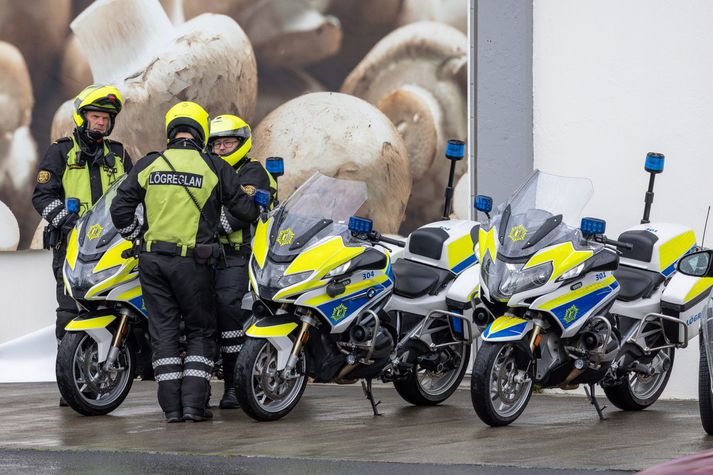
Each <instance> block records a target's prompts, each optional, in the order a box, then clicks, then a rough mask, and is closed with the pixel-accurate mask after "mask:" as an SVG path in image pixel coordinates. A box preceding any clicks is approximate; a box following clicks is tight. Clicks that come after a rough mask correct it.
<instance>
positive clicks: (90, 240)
mask: <svg viewBox="0 0 713 475" xmlns="http://www.w3.org/2000/svg"><path fill="white" fill-rule="evenodd" d="M124 178H125V177H121V178H120V179H119V180H118V181H117V182H116V183H115V184H114V185H113V186H112V187H111V188H109V189H108V190H107V192H106V194H105V195H104V196H103V197H102V198H101V199H100V200H99V201H97V203H96V204H95V205H94V207H92V208H91V209H90V210H89V211H88V212H87V213H86V214H85V215H84V216H83V217H82V218H80V219H79V220H78V221H77V223H76V225H75V227H74V229H73V230H72V232H71V234H70V235H69V240H68V242H67V257H66V260H65V263H64V267H63V275H64V284H65V288H66V289H67V292H68V293H69V294H70V296H71V297H72V298H74V300H75V301H76V302H77V304H79V306H80V307H81V311H80V313H79V316H78V317H77V318H75V319H74V320H72V321H71V322H69V324H68V325H67V326H66V327H65V330H66V332H67V333H66V334H65V336H64V338H63V339H62V341H61V343H60V345H59V348H58V350H57V363H56V376H57V385H58V387H59V391H60V393H61V394H62V397H63V398H64V399H65V401H67V404H69V406H70V407H72V409H74V410H75V411H77V412H79V413H80V414H84V415H87V416H96V415H104V414H108V413H110V412H111V411H113V410H114V409H116V408H117V407H119V406H120V405H121V403H122V402H123V401H124V399H125V398H126V396H127V394H128V393H129V391H130V390H131V385H132V383H133V380H134V376H135V374H136V369H137V363H138V359H139V358H142V360H143V361H149V363H148V364H149V365H150V351H149V349H148V348H149V347H148V342H146V341H141V338H143V336H144V335H148V320H147V317H148V314H147V311H146V307H145V306H144V300H143V296H142V292H141V286H140V284H139V274H138V260H137V259H136V254H135V253H134V252H132V243H131V242H129V241H126V240H124V239H123V238H122V237H121V235H120V234H119V233H118V231H117V229H116V228H115V227H114V225H113V223H112V221H111V215H110V213H109V208H110V206H111V202H112V200H113V199H114V197H115V196H116V192H117V188H118V186H119V184H120V183H121V182H122V181H123V180H124ZM68 210H69V211H70V212H71V209H70V208H68ZM136 216H137V218H138V219H139V221H140V222H143V210H142V206H139V208H138V209H137V211H136ZM135 330H138V331H135ZM142 349H143V350H142Z"/></svg>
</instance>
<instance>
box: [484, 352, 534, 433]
mask: <svg viewBox="0 0 713 475" xmlns="http://www.w3.org/2000/svg"><path fill="white" fill-rule="evenodd" d="M534 370H535V365H534V363H533V362H532V359H531V357H530V352H529V349H527V348H526V347H525V346H524V344H523V343H522V342H507V343H492V342H484V343H483V345H482V346H481V347H480V349H479V350H478V353H476V355H475V364H474V365H473V375H472V377H471V380H470V398H471V401H472V402H473V408H474V409H475V412H476V414H478V417H480V419H481V420H482V421H483V422H485V423H486V424H488V425H490V426H494V427H497V426H505V425H508V424H510V423H511V422H513V421H514V420H515V419H517V418H518V417H520V414H522V412H523V411H524V410H525V407H527V403H528V402H529V401H530V396H532V387H533V376H534Z"/></svg>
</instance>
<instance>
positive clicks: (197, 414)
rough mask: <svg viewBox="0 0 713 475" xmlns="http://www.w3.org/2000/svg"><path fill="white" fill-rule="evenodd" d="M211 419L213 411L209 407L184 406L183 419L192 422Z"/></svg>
mask: <svg viewBox="0 0 713 475" xmlns="http://www.w3.org/2000/svg"><path fill="white" fill-rule="evenodd" d="M211 419H213V412H212V411H211V410H210V409H205V408H199V407H184V408H183V420H184V421H193V422H203V421H209V420H211Z"/></svg>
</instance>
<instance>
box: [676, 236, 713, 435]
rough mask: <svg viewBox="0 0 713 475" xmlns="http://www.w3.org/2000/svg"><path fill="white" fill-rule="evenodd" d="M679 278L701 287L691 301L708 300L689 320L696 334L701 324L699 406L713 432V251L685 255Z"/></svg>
mask: <svg viewBox="0 0 713 475" xmlns="http://www.w3.org/2000/svg"><path fill="white" fill-rule="evenodd" d="M679 276H680V277H679ZM676 278H677V279H680V280H681V282H682V284H681V285H684V286H686V285H687V286H690V287H691V289H692V290H691V293H692V294H696V293H698V292H699V291H700V293H698V295H697V297H695V298H693V299H691V302H695V303H698V302H697V301H699V300H701V297H702V299H703V300H704V301H705V306H704V308H703V309H702V310H700V311H698V313H693V314H692V315H691V316H690V317H689V321H690V326H691V329H690V331H691V332H694V334H695V326H694V325H699V329H698V333H699V336H700V339H699V347H700V355H699V362H698V409H699V413H700V417H701V424H702V425H703V429H704V430H705V431H706V432H707V433H708V434H713V379H712V378H711V370H710V368H711V365H713V300H711V293H712V292H711V291H712V290H713V251H711V250H709V249H705V250H701V251H699V252H694V253H692V254H690V255H688V256H686V257H684V258H682V259H681V260H680V261H679V263H678V273H677V274H676ZM689 306H691V305H690V304H689ZM696 307H699V305H696ZM689 313H691V312H689ZM689 321H687V322H686V323H689Z"/></svg>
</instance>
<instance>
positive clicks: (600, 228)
mask: <svg viewBox="0 0 713 475" xmlns="http://www.w3.org/2000/svg"><path fill="white" fill-rule="evenodd" d="M579 229H581V230H582V233H583V234H584V235H586V236H592V235H596V234H604V231H606V229H607V222H606V221H604V220H603V219H597V218H582V223H581V224H580V226H579Z"/></svg>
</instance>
